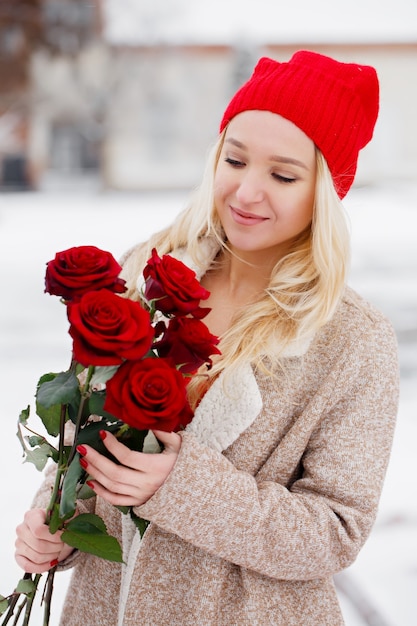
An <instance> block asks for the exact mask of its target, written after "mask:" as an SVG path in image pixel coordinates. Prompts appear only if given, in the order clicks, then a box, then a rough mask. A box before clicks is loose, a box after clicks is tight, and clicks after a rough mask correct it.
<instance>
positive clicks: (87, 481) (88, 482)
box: [85, 480, 94, 491]
mask: <svg viewBox="0 0 417 626" xmlns="http://www.w3.org/2000/svg"><path fill="white" fill-rule="evenodd" d="M85 484H86V485H88V486H89V487H90V489H92V490H93V491H94V483H93V482H92V481H91V480H86V481H85Z"/></svg>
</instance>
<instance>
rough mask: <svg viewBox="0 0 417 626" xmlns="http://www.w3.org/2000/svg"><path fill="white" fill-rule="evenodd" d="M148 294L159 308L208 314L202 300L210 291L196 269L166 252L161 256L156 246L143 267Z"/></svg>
mask: <svg viewBox="0 0 417 626" xmlns="http://www.w3.org/2000/svg"><path fill="white" fill-rule="evenodd" d="M143 276H144V278H145V297H146V299H147V300H148V301H151V300H153V301H154V306H155V308H156V309H157V310H158V311H161V312H162V313H164V314H165V315H188V314H191V315H193V316H194V317H198V318H201V317H204V316H205V315H207V313H208V311H209V309H202V308H201V307H200V306H199V304H200V300H205V299H206V298H208V297H209V295H210V292H209V291H207V289H204V287H202V286H201V285H200V283H199V282H198V280H197V278H196V275H195V272H193V271H192V270H191V269H190V268H189V267H187V266H186V265H184V263H182V262H181V261H178V259H174V257H172V256H169V255H168V254H164V255H163V257H162V258H160V257H159V256H158V254H157V252H156V250H155V249H154V250H152V257H151V258H150V259H149V261H148V264H147V265H146V267H145V269H144V270H143Z"/></svg>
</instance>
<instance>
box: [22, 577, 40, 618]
mask: <svg viewBox="0 0 417 626" xmlns="http://www.w3.org/2000/svg"><path fill="white" fill-rule="evenodd" d="M41 576H42V574H36V576H35V578H34V579H33V583H34V585H35V588H34V590H33V591H32V592H31V593H30V594H28V597H27V602H26V610H25V617H24V619H23V624H22V626H28V624H29V620H30V614H31V612H32V607H33V601H34V599H35V595H36V592H37V589H38V584H39V581H40V579H41Z"/></svg>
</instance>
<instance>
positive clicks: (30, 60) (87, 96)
mask: <svg viewBox="0 0 417 626" xmlns="http://www.w3.org/2000/svg"><path fill="white" fill-rule="evenodd" d="M2 1H3V3H4V2H5V0H2ZM25 1H26V3H29V4H32V5H33V7H32V9H33V11H35V13H32V18H33V19H32V22H31V24H32V26H31V28H32V29H33V28H34V24H37V25H38V26H37V31H36V35H31V36H29V35H28V34H27V33H26V31H25V29H24V28H23V25H22V24H20V25H19V24H18V25H17V26H16V23H15V24H14V26H13V27H12V25H11V23H10V20H9V23H8V24H7V23H2V21H1V15H2V13H1V11H0V52H1V56H2V59H3V61H2V60H1V59H0V71H3V72H4V71H5V68H7V67H9V75H10V76H9V80H10V81H11V80H12V74H13V80H14V81H15V82H14V83H13V82H9V83H5V84H6V85H8V86H7V88H1V87H0V104H1V108H0V159H1V161H2V164H3V165H2V175H0V184H3V187H4V186H7V183H8V181H10V178H13V175H12V174H11V173H10V171H11V170H13V171H14V175H15V176H16V175H17V172H18V171H21V172H23V171H24V172H26V181H27V183H28V184H29V185H31V186H34V187H39V186H42V184H43V181H44V180H45V176H46V175H48V174H50V173H51V172H53V173H55V174H57V175H59V176H64V177H66V178H68V179H71V177H73V176H79V175H83V174H87V175H93V176H96V177H97V178H98V179H99V180H100V181H101V184H102V185H103V186H104V187H108V188H114V189H123V190H142V189H164V188H166V189H171V188H189V187H191V186H193V185H195V184H196V183H197V182H198V180H199V178H200V176H201V173H202V167H203V164H204V160H205V155H206V153H207V149H208V147H209V145H210V144H211V143H213V142H214V140H215V138H216V136H217V132H218V124H219V121H220V119H221V116H222V113H223V110H224V108H225V106H226V104H227V102H228V100H229V98H230V96H231V95H232V94H233V93H234V91H235V90H236V88H237V87H238V86H239V85H240V84H241V83H242V82H243V81H244V80H245V79H246V78H247V77H248V76H249V74H250V72H251V70H252V68H253V65H254V63H255V62H256V60H257V58H258V57H259V56H262V55H269V56H272V57H273V58H276V59H277V60H282V61H285V60H288V58H289V57H290V56H291V54H292V53H293V52H294V51H295V50H296V49H299V48H308V49H313V50H316V51H317V52H323V53H325V54H330V55H334V56H335V57H337V58H339V59H340V60H346V61H356V62H360V63H368V64H372V65H374V66H375V67H376V68H377V70H378V73H379V77H380V81H381V114H380V119H379V122H378V125H377V129H376V132H375V138H374V141H373V142H372V143H371V144H370V146H369V147H367V148H366V149H365V151H364V152H363V154H362V156H361V163H360V168H359V177H358V179H357V184H372V183H374V182H377V181H381V180H387V179H398V178H402V179H410V178H414V179H415V178H416V177H417V142H416V141H415V137H416V136H417V119H416V115H415V111H416V110H417V84H416V82H415V81H414V80H412V79H411V78H410V77H415V76H417V36H416V38H415V39H414V40H409V39H410V38H408V39H404V38H401V37H400V36H398V37H397V39H396V40H390V41H384V40H376V41H372V42H370V43H364V42H362V41H361V40H359V41H358V40H357V38H352V40H350V38H349V35H348V34H347V35H346V38H345V40H344V41H343V42H338V43H334V42H331V41H329V42H326V39H325V38H322V40H321V41H322V42H321V43H320V44H314V45H313V44H312V43H311V41H310V42H309V41H294V42H292V41H288V38H287V40H286V41H285V42H283V41H281V40H280V38H279V37H277V38H276V40H271V38H270V37H269V39H265V40H263V43H259V41H261V39H260V38H259V37H258V38H257V43H254V42H252V43H250V42H249V41H248V39H247V38H246V39H245V40H243V41H241V42H240V43H238V44H233V43H231V42H230V38H229V40H227V38H226V37H224V41H223V40H222V41H219V40H218V37H214V34H213V38H212V40H211V38H210V33H208V35H207V36H206V37H205V38H204V41H203V40H202V42H201V43H196V42H195V41H194V40H193V38H192V37H189V38H188V39H187V36H186V35H184V37H183V41H182V42H181V43H179V42H178V37H176V38H171V39H170V37H169V36H165V37H164V38H161V37H157V36H155V32H156V30H155V20H157V17H155V15H156V14H155V13H153V14H152V16H153V20H154V21H153V22H152V20H151V19H150V17H149V16H150V15H151V14H150V13H149V14H147V13H146V11H145V9H143V10H142V12H141V11H139V10H138V11H137V13H136V16H137V17H138V20H139V22H138V27H139V25H141V27H142V30H141V32H142V35H141V40H140V42H139V43H138V42H132V40H131V38H129V37H128V36H127V35H126V40H125V41H124V38H123V30H122V32H121V33H119V36H118V39H117V42H115V41H114V40H111V39H109V38H108V37H106V35H105V33H106V28H105V26H106V16H107V17H108V14H107V13H106V12H105V11H104V10H103V6H104V5H103V2H104V0H95V2H88V3H86V2H85V1H84V0H25ZM16 2H17V3H20V2H23V3H24V0H9V2H8V3H7V2H6V4H9V5H12V6H15V4H16ZM158 2H159V0H157V1H156V4H158ZM140 4H141V3H137V6H139V5H140ZM162 4H163V3H162ZM1 6H3V5H1ZM155 6H156V5H155ZM167 6H168V5H167ZM164 7H165V5H164V6H162V5H161V13H160V15H161V16H162V15H163V11H164ZM35 15H36V19H35V17H34V16H35ZM110 19H111V16H110ZM161 19H162V18H161ZM164 19H165V20H166V21H167V20H168V21H169V19H170V15H166V14H165V18H164ZM15 22H16V20H15ZM19 28H20V31H19ZM147 32H148V36H147V35H146V33H147ZM143 33H144V34H143ZM35 40H36V45H35ZM30 41H33V42H34V45H32V46H30V45H29V46H28V42H30ZM22 42H24V43H22ZM12 53H13V54H14V56H13V57H11V56H10V55H11V54H12ZM5 54H6V55H9V56H8V57H7V58H6V56H5ZM19 55H21V57H19ZM19 58H21V61H19ZM4 59H6V62H5V61H4ZM19 64H20V65H19ZM11 66H13V68H14V69H13V72H12V71H11V70H10V67H11ZM17 67H21V68H22V71H21V72H16V71H15V69H16V68H17ZM23 70H24V71H23ZM17 76H21V79H20V82H18V81H17ZM16 82H18V85H17V86H16ZM10 94H13V96H10Z"/></svg>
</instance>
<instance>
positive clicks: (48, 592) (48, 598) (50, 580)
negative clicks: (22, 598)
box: [43, 566, 56, 626]
mask: <svg viewBox="0 0 417 626" xmlns="http://www.w3.org/2000/svg"><path fill="white" fill-rule="evenodd" d="M55 572H56V566H55V567H53V568H52V569H50V570H49V572H48V577H47V579H46V585H45V592H44V605H45V608H44V613H43V626H48V624H49V618H50V616H51V602H52V592H53V589H54V577H55Z"/></svg>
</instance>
